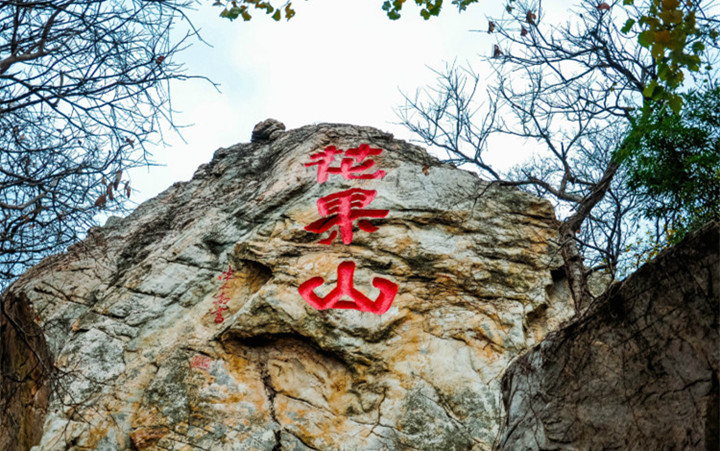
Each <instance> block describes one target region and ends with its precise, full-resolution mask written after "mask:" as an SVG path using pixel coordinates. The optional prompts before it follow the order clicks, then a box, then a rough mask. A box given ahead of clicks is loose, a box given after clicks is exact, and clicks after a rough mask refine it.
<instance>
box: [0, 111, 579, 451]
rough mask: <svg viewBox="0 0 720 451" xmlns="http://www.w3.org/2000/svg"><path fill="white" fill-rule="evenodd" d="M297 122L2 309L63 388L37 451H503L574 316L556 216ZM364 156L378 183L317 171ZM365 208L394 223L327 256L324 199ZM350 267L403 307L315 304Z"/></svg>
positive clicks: (396, 148) (337, 129)
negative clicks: (532, 376)
mask: <svg viewBox="0 0 720 451" xmlns="http://www.w3.org/2000/svg"><path fill="white" fill-rule="evenodd" d="M278 124H279V123H275V122H274V121H266V122H265V123H264V124H259V126H258V127H257V128H256V130H255V133H254V138H253V141H255V142H253V143H250V144H240V145H235V146H232V147H229V148H225V149H219V150H218V151H217V152H216V153H215V155H214V158H213V160H212V161H211V162H210V163H209V164H207V165H203V166H201V167H200V168H199V169H198V170H197V172H196V173H195V176H194V177H193V179H192V180H191V181H189V182H183V183H176V184H175V185H173V186H172V187H171V188H169V189H168V190H166V191H165V192H164V193H162V194H160V195H159V196H158V197H157V198H155V199H152V200H150V201H148V202H145V203H144V204H142V205H141V206H139V207H138V208H137V209H136V210H135V211H134V212H133V213H132V214H131V215H129V216H128V217H126V218H122V219H119V218H111V220H108V222H107V224H106V225H105V227H102V228H94V229H92V230H90V232H89V233H88V236H87V239H85V240H84V241H83V242H81V243H79V244H77V245H75V246H72V247H71V248H70V249H69V250H68V252H67V253H65V254H62V255H57V256H54V257H51V258H48V259H46V260H44V261H43V262H42V263H41V264H40V265H38V266H36V267H34V268H32V269H31V270H30V271H28V272H27V273H26V274H24V275H23V276H22V277H21V278H20V279H19V280H18V281H17V282H16V283H15V284H13V285H12V286H11V287H10V288H9V289H8V290H7V291H6V292H5V293H4V294H3V297H2V302H3V304H4V305H8V303H9V302H13V300H17V299H23V300H24V302H25V304H26V305H27V306H28V308H30V306H31V307H32V309H33V310H34V313H32V314H31V316H30V318H33V323H34V324H35V326H36V327H37V328H38V330H41V334H40V335H41V337H40V338H42V339H43V340H44V342H45V343H46V346H47V349H48V355H50V356H52V364H53V365H54V367H55V368H56V369H55V373H54V374H55V376H54V377H55V379H54V381H53V387H56V389H55V390H54V392H53V395H52V399H51V402H50V405H49V410H48V414H47V416H46V417H45V421H44V429H43V431H42V433H41V434H39V433H38V432H39V431H37V430H36V435H37V436H38V437H40V435H41V439H40V442H39V444H38V445H37V447H36V448H35V449H36V450H65V449H72V450H85V449H101V450H115V449H174V450H181V449H182V450H191V449H193V450H195V449H205V450H280V449H283V450H307V449H323V450H325V449H332V450H340V449H345V450H361V449H367V450H371V449H374V450H377V449H424V450H442V451H449V450H466V449H480V450H483V449H489V448H491V447H492V443H493V441H494V439H495V437H496V434H497V432H498V430H499V427H500V424H501V419H502V418H503V408H502V403H501V398H500V376H501V373H502V372H503V370H504V369H505V367H506V366H507V364H508V362H510V360H511V359H513V358H514V357H515V356H517V355H518V354H519V353H521V352H522V351H524V350H525V349H527V348H529V347H530V346H533V345H535V344H537V343H538V342H539V341H540V340H541V339H542V338H543V337H544V336H545V335H546V334H547V333H548V331H549V330H551V329H554V328H557V327H558V325H559V324H560V322H561V321H563V320H565V319H567V318H569V317H570V316H571V313H572V312H571V307H570V305H571V302H570V299H569V298H568V294H567V287H566V284H565V283H564V281H563V278H562V277H561V274H562V269H560V268H561V265H562V263H561V261H560V260H559V259H558V254H557V246H556V245H555V243H554V239H555V238H556V237H557V234H556V229H555V221H554V213H553V210H552V207H551V206H550V204H549V203H548V202H546V201H543V200H540V199H538V198H536V197H533V196H531V195H529V194H526V193H523V192H520V191H517V190H514V189H510V188H505V187H499V186H494V185H493V186H491V185H488V184H487V183H485V182H482V181H480V180H479V179H478V178H477V177H476V176H475V175H474V174H471V173H469V172H465V171H462V170H459V169H456V168H454V167H452V166H449V165H446V164H442V163H440V162H438V161H437V160H435V159H434V158H431V157H430V156H428V154H427V153H426V152H425V151H424V150H423V149H421V148H418V147H416V146H413V145H410V144H407V143H405V142H402V141H396V140H394V139H393V138H392V136H391V135H389V134H386V133H383V132H381V131H379V130H376V129H372V128H367V127H355V126H349V125H332V124H320V125H316V126H308V127H303V128H300V129H297V130H290V131H283V129H284V126H282V124H279V125H278ZM362 144H369V146H370V147H369V148H370V149H373V148H374V149H382V153H380V154H372V156H371V158H369V159H370V160H372V161H374V163H375V164H374V166H373V167H370V166H369V165H368V164H366V163H367V161H365V160H363V158H360V157H359V156H358V157H357V158H356V160H355V162H354V163H353V162H351V164H352V165H353V166H352V170H351V169H348V168H345V169H347V171H346V170H345V169H342V168H341V167H340V166H339V158H338V160H337V161H336V166H335V167H338V168H339V169H337V170H336V171H334V172H333V171H331V172H330V174H329V178H328V180H327V181H326V182H325V183H319V182H318V165H309V166H308V165H306V163H311V162H313V161H315V162H318V161H319V160H317V158H315V159H314V160H313V157H312V155H313V154H316V153H319V152H322V151H323V150H324V149H326V148H328V146H335V148H336V150H337V151H340V150H345V149H351V148H353V149H359V150H357V151H356V154H355V155H356V156H357V155H359V154H358V153H357V152H360V153H362V152H363V150H362V149H364V148H361V147H360V145H362ZM367 152H370V150H367ZM376 153H377V152H376ZM368 155H370V154H368ZM366 156H367V155H366ZM356 163H357V164H356ZM363 165H364V166H363ZM358 167H359V168H360V169H358ZM343 171H345V172H343ZM378 171H383V173H384V176H383V174H380V175H379V176H377V178H353V177H350V176H349V175H351V174H354V175H356V176H358V175H363V174H365V175H372V174H379V172H378ZM343 174H344V175H343ZM345 176H348V177H347V178H346V177H345ZM351 190H360V191H352V192H353V193H356V194H358V196H360V197H362V196H366V197H364V198H362V199H360V198H358V199H360V200H357V199H356V201H357V202H359V204H363V202H365V203H367V199H368V197H372V196H374V200H372V205H364V207H366V208H367V209H374V210H376V211H375V213H369V212H368V211H365V212H364V213H363V214H365V215H366V217H365V221H368V222H362V221H358V222H357V224H355V225H356V226H360V227H355V229H354V232H353V233H354V235H353V237H352V240H350V242H349V243H348V244H346V243H344V242H343V241H341V239H345V238H346V237H347V232H348V230H347V229H345V230H344V231H343V230H340V232H341V236H339V237H337V238H336V239H335V241H334V242H332V243H331V244H320V243H319V242H318V241H319V240H321V239H324V240H331V238H332V235H331V232H332V231H331V230H328V231H327V232H324V233H314V232H312V231H308V230H307V229H306V227H307V226H309V225H311V224H315V226H316V228H317V230H320V229H323V228H327V227H329V226H328V224H327V223H324V222H323V221H322V220H321V216H320V212H319V210H318V200H319V199H321V198H323V197H325V198H328V196H332V195H333V194H336V193H339V192H348V191H351ZM362 190H364V191H362ZM370 192H374V194H373V195H372V196H370V194H368V193H370ZM361 195H362V196H361ZM328 202H329V201H328ZM354 202H355V201H354ZM359 204H352V206H351V207H352V208H358V205H359ZM326 206H327V205H326ZM353 206H354V207H353ZM384 210H387V213H386V214H383V211H384ZM355 219H359V218H355ZM318 221H319V222H318ZM360 223H362V224H360ZM317 230H316V231H317ZM335 232H337V230H335ZM344 262H352V263H353V264H354V265H355V268H354V279H352V277H353V274H350V278H351V279H352V280H354V284H355V285H354V286H355V289H357V290H359V292H361V293H364V294H366V295H367V296H368V297H369V298H371V299H375V298H376V297H377V296H378V295H379V293H380V289H382V290H385V289H387V293H390V292H391V291H392V290H391V289H390V288H388V287H392V286H393V285H394V286H395V287H396V288H397V293H396V295H394V298H393V300H392V304H391V305H389V309H388V310H387V311H386V312H385V313H383V314H376V313H373V312H372V311H358V310H353V309H327V310H316V309H315V308H313V307H312V306H311V305H310V304H308V302H306V301H305V300H304V299H303V297H302V296H301V295H300V292H299V287H300V286H302V285H303V284H304V283H305V282H308V281H311V282H312V283H311V284H312V285H313V287H312V288H314V291H313V293H315V295H316V296H318V299H320V298H322V297H323V296H330V294H331V292H330V289H331V288H332V287H333V286H334V285H335V283H336V282H337V279H338V275H337V274H338V271H339V269H338V268H339V267H340V265H341V264H342V263H344ZM345 267H347V265H346V266H345ZM341 272H342V271H341ZM343 274H344V275H343ZM341 275H342V277H346V276H347V272H343V273H342V274H341ZM318 277H322V278H323V280H322V282H323V283H322V284H321V285H320V286H317V287H315V285H317V283H315V282H318V279H314V278H318ZM382 281H385V282H382ZM383 284H384V285H383ZM305 286H306V287H307V285H305ZM384 292H385V291H383V293H384ZM353 293H354V292H353ZM390 294H392V293H390ZM388 295H389V294H388ZM308 296H310V295H309V294H308ZM323 299H325V300H327V299H328V298H327V297H326V298H323ZM345 301H346V303H345V304H343V303H342V302H340V303H338V304H337V306H345V307H347V306H348V304H347V298H345ZM3 371H4V368H3Z"/></svg>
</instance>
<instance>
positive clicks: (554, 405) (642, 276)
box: [499, 222, 720, 451]
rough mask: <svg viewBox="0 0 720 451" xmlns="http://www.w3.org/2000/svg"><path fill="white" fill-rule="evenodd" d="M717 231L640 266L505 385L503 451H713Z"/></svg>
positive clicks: (719, 443) (718, 355)
mask: <svg viewBox="0 0 720 451" xmlns="http://www.w3.org/2000/svg"><path fill="white" fill-rule="evenodd" d="M719 311H720V224H719V223H717V222H716V223H713V224H710V225H708V226H707V227H706V228H704V229H703V230H701V231H699V232H697V233H695V234H693V235H692V236H690V237H688V238H687V239H685V240H684V241H683V242H682V243H680V244H679V245H678V246H676V247H674V248H672V249H670V250H668V251H666V252H664V253H663V254H661V255H660V256H659V257H658V258H657V259H656V260H655V261H653V262H651V263H649V264H646V265H645V266H643V267H642V268H640V269H639V270H638V271H637V272H636V273H635V274H633V275H632V276H631V277H629V278H628V279H626V280H625V281H624V282H623V283H622V284H620V285H616V286H614V287H613V288H611V289H610V290H609V292H608V293H606V294H605V295H604V296H603V297H601V298H600V299H598V300H597V301H596V302H595V303H594V304H593V305H592V307H591V308H590V310H589V311H588V312H587V313H585V314H584V315H583V316H582V318H580V319H578V320H575V321H573V322H572V323H571V324H570V325H568V326H567V327H566V328H564V329H562V330H560V331H557V332H555V333H552V334H551V335H549V336H548V337H547V338H546V339H545V340H544V341H543V342H542V343H541V344H540V345H539V346H537V347H536V348H534V349H533V350H531V351H530V352H528V353H527V354H525V355H523V356H522V357H521V358H519V359H518V360H517V361H515V362H514V363H513V364H512V366H511V367H510V368H509V369H508V371H507V373H506V374H505V376H504V377H503V398H504V404H505V408H506V409H507V412H508V417H507V422H506V424H505V425H504V427H503V433H502V439H501V441H500V446H499V448H500V449H505V450H523V449H566V450H575V449H588V450H594V449H598V450H600V449H643V450H645V449H647V450H651V449H652V450H670V449H673V450H681V449H683V450H708V451H709V450H717V449H720V439H719V436H720V432H719V430H718V427H719V425H720V419H719V418H718V413H719V412H720V401H719V399H718V372H719V370H720V335H719V331H720V325H719V318H720V313H719Z"/></svg>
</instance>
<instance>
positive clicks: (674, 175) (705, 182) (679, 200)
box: [623, 88, 720, 241]
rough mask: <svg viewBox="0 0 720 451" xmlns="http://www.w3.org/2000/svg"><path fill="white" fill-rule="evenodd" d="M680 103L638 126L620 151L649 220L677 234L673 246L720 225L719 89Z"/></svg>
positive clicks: (658, 111) (656, 112) (649, 116)
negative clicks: (668, 226) (705, 226)
mask: <svg viewBox="0 0 720 451" xmlns="http://www.w3.org/2000/svg"><path fill="white" fill-rule="evenodd" d="M682 97H683V100H684V103H685V107H684V108H682V109H681V110H680V111H679V112H675V111H673V110H672V109H671V108H667V107H666V108H658V109H656V110H654V111H652V112H650V113H649V114H647V115H645V116H644V117H643V118H641V119H640V120H639V121H637V122H636V124H635V127H634V128H633V130H632V131H631V132H630V134H629V135H628V139H626V141H625V143H624V146H623V147H624V148H625V152H626V159H625V163H626V164H627V168H628V174H629V187H630V188H631V189H632V190H633V191H635V192H636V193H638V194H640V195H641V196H643V197H644V198H645V199H646V201H647V202H646V205H647V207H646V209H645V214H646V215H647V216H648V217H650V218H661V219H664V220H665V221H666V222H668V223H669V224H671V226H672V229H674V230H676V231H677V233H675V234H674V235H673V240H674V241H677V240H680V239H681V238H682V237H683V236H684V235H685V234H686V233H687V232H688V231H690V230H694V229H695V228H697V227H699V226H700V225H702V224H703V223H705V222H707V221H709V220H712V219H720V88H714V89H710V90H708V91H704V92H691V93H688V94H683V95H682Z"/></svg>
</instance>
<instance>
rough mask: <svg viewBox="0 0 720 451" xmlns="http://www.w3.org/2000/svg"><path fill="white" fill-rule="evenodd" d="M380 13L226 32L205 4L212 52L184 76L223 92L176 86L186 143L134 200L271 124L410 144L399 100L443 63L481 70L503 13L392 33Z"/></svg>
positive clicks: (260, 20)
mask: <svg viewBox="0 0 720 451" xmlns="http://www.w3.org/2000/svg"><path fill="white" fill-rule="evenodd" d="M381 4H382V2H381V0H342V1H339V0H309V1H304V2H298V3H297V4H296V5H295V8H296V11H297V15H296V16H295V17H294V18H293V19H292V20H290V21H289V22H286V21H284V20H283V21H281V22H274V21H272V20H271V19H270V18H269V17H264V16H262V14H263V13H262V12H255V13H254V16H255V17H253V19H252V20H251V21H250V22H243V21H242V20H236V21H234V22H230V21H228V20H226V19H221V18H219V17H218V14H219V12H220V9H218V8H214V7H211V6H210V3H209V2H202V4H201V5H199V6H198V10H197V11H195V12H192V13H190V14H189V16H190V18H191V19H192V21H193V23H194V24H195V26H196V27H198V28H199V29H200V32H201V35H202V37H203V39H204V40H205V41H207V42H208V43H209V44H210V45H212V47H210V46H208V45H204V44H202V43H197V42H196V43H195V44H193V46H192V47H191V48H189V49H188V50H186V51H184V52H183V53H181V54H179V55H178V58H179V59H180V60H182V61H183V62H184V63H185V65H186V68H187V73H188V74H199V75H205V76H207V77H209V78H210V79H212V80H213V81H214V82H216V83H218V84H219V85H220V87H219V89H220V92H218V91H216V90H215V89H214V88H213V87H212V85H210V84H209V83H206V82H202V81H197V80H195V81H189V82H183V83H175V84H174V85H173V86H172V92H171V97H172V102H173V107H174V109H176V110H178V114H177V115H176V117H175V119H176V121H177V122H178V123H180V124H186V125H189V127H188V128H185V129H184V130H183V132H182V134H183V137H184V139H185V141H186V143H183V141H182V140H181V139H180V138H179V137H178V136H176V135H173V134H172V133H171V134H167V135H166V139H167V141H168V143H169V144H170V146H161V147H154V148H152V152H153V159H154V161H155V162H157V163H160V164H163V165H165V166H164V167H153V168H151V169H136V170H134V171H133V172H131V179H132V186H133V188H134V190H135V191H134V193H133V199H132V200H133V201H135V202H142V201H144V200H146V199H148V198H151V197H154V196H156V195H157V194H158V193H160V192H161V191H163V190H165V189H166V188H167V187H169V186H170V185H171V184H172V183H174V182H177V181H185V180H189V179H190V178H191V177H192V174H193V173H194V171H195V170H196V168H197V167H198V166H199V165H200V164H202V163H206V162H208V161H210V159H211V158H212V154H213V152H214V151H215V150H216V149H218V148H219V147H227V146H230V145H233V144H235V143H239V142H249V141H250V134H251V131H252V128H253V126H254V125H255V124H256V123H258V122H260V121H261V120H264V119H266V118H269V117H272V118H275V119H278V120H280V121H281V122H283V123H285V125H286V126H287V128H288V129H292V128H297V127H301V126H303V125H308V124H312V123H316V122H342V123H352V124H356V125H370V126H373V127H376V128H379V129H382V130H385V131H389V132H391V133H393V134H395V136H396V137H397V138H400V139H406V140H407V139H410V138H411V135H410V133H409V132H408V131H407V130H406V129H404V128H403V127H402V126H400V125H397V124H396V122H397V121H398V118H397V116H396V115H395V112H394V109H395V108H397V107H398V106H400V105H401V104H403V97H402V94H401V91H403V92H407V93H411V94H412V93H414V92H415V90H416V89H418V88H422V87H424V86H426V85H428V84H431V83H432V82H433V80H434V79H435V77H436V75H435V74H433V72H432V71H431V70H430V68H442V67H444V65H445V63H446V62H452V61H457V63H458V64H466V63H470V64H473V65H474V66H475V68H477V69H480V65H479V64H478V62H479V57H478V55H484V56H487V55H489V54H490V52H491V48H492V45H493V43H494V39H493V38H494V36H492V35H488V34H487V33H484V32H482V33H481V32H473V31H471V30H483V31H485V30H487V21H488V19H487V17H488V16H494V17H498V16H499V15H500V12H501V8H502V2H500V1H495V0H481V1H480V3H479V4H474V5H472V6H471V7H469V8H468V10H467V11H465V12H464V13H462V14H460V13H458V12H457V10H456V9H455V8H454V7H453V6H452V5H450V4H449V3H448V5H447V6H446V7H445V8H444V10H443V12H442V13H441V15H440V17H437V18H433V19H431V20H429V21H424V20H423V19H422V18H421V17H420V15H419V13H418V8H417V7H416V6H415V5H414V4H411V2H408V4H407V6H406V7H405V12H404V14H403V17H402V18H401V19H400V20H397V21H391V20H389V19H388V18H387V16H386V15H385V12H384V11H382V9H381ZM493 153H494V154H496V155H495V156H496V158H495V160H496V162H500V161H499V160H504V161H505V162H508V161H512V160H514V159H515V158H514V157H513V155H512V152H508V151H507V149H502V151H499V152H493ZM500 164H502V163H500ZM506 164H507V163H506Z"/></svg>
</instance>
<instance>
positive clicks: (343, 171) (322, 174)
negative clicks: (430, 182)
mask: <svg viewBox="0 0 720 451" xmlns="http://www.w3.org/2000/svg"><path fill="white" fill-rule="evenodd" d="M342 153H343V151H342V150H338V149H337V148H336V147H335V146H328V147H326V148H325V150H324V151H322V152H318V153H315V154H312V155H310V159H311V160H315V161H313V162H311V163H305V166H306V167H310V166H315V165H317V167H318V173H317V181H318V183H325V182H326V181H327V179H328V174H340V175H342V176H343V178H344V179H345V180H352V179H381V178H383V177H385V171H375V172H373V173H372V174H357V173H358V172H363V171H366V170H368V169H370V168H371V167H373V166H374V165H375V162H374V161H372V160H367V161H365V159H366V158H367V157H368V156H370V155H380V153H382V149H373V148H371V147H370V146H368V145H367V144H362V145H360V147H358V148H357V149H348V150H347V151H346V152H345V158H343V159H342V161H341V162H340V167H331V166H330V165H331V164H333V163H334V162H335V155H341V154H342ZM353 162H355V163H358V164H357V165H356V166H353ZM346 244H347V243H346Z"/></svg>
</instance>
